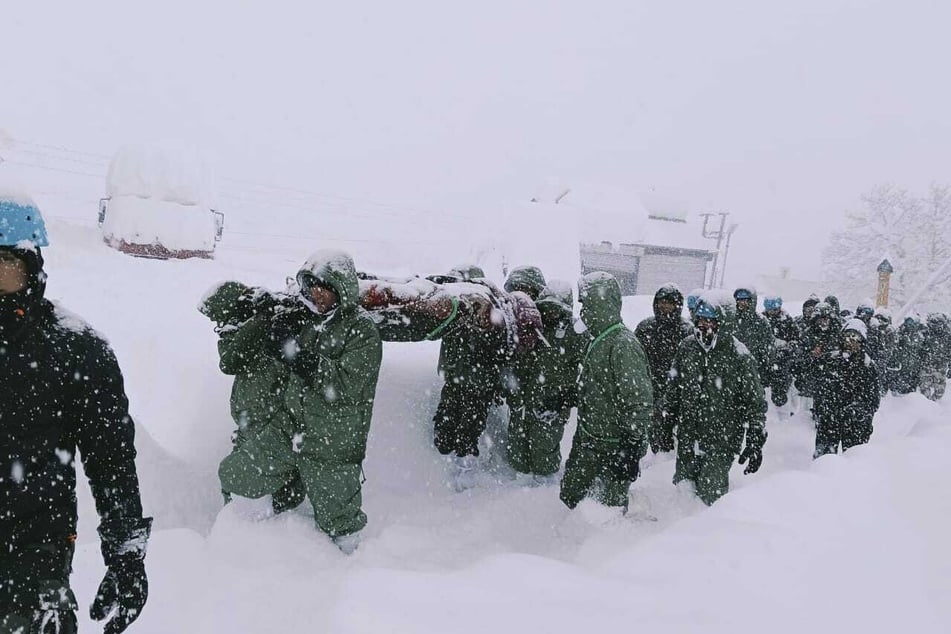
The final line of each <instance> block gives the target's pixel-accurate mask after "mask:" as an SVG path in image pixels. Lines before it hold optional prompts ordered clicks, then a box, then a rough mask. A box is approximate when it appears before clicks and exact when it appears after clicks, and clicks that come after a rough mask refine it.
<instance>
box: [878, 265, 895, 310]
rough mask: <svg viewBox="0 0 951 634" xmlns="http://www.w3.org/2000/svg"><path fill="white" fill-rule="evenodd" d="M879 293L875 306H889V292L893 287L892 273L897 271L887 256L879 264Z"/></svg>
mask: <svg viewBox="0 0 951 634" xmlns="http://www.w3.org/2000/svg"><path fill="white" fill-rule="evenodd" d="M876 270H877V271H878V293H877V294H876V295H875V306H876V307H878V306H884V307H886V308H887V307H888V292H889V289H890V288H891V281H892V273H894V272H895V269H894V268H893V267H892V263H891V262H889V261H888V258H885V259H884V260H882V261H881V263H880V264H879V265H878V269H876Z"/></svg>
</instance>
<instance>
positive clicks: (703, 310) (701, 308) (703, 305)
mask: <svg viewBox="0 0 951 634" xmlns="http://www.w3.org/2000/svg"><path fill="white" fill-rule="evenodd" d="M694 318H695V319H701V318H702V319H716V320H718V321H719V319H720V317H719V316H718V315H717V310H716V309H715V308H714V307H713V306H711V305H710V304H708V303H707V302H704V301H701V302H700V303H699V304H697V311H696V312H695V313H694Z"/></svg>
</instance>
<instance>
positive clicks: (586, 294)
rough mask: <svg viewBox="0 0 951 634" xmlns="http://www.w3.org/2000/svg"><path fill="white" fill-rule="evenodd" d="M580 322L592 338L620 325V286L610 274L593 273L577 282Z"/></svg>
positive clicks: (602, 272)
mask: <svg viewBox="0 0 951 634" xmlns="http://www.w3.org/2000/svg"><path fill="white" fill-rule="evenodd" d="M578 301H580V302H581V321H583V322H584V325H585V326H587V328H588V331H589V332H590V333H591V335H592V336H593V337H597V336H598V335H600V334H601V333H602V332H604V331H605V330H607V329H608V328H610V327H611V326H613V325H615V324H619V323H621V301H622V300H621V286H620V284H618V281H617V280H616V279H615V278H614V276H613V275H611V274H610V273H605V272H604V271H595V272H593V273H588V274H587V275H585V276H584V277H582V278H581V280H580V281H579V282H578Z"/></svg>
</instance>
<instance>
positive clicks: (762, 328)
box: [734, 289, 773, 380]
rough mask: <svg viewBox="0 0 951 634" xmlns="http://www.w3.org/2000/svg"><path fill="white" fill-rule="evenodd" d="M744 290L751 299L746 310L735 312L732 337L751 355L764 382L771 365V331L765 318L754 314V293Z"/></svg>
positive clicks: (755, 298)
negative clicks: (734, 326)
mask: <svg viewBox="0 0 951 634" xmlns="http://www.w3.org/2000/svg"><path fill="white" fill-rule="evenodd" d="M746 290H749V291H750V294H751V295H752V299H751V300H750V306H749V307H748V308H746V309H744V310H740V309H737V310H736V330H735V332H734V336H736V338H737V339H739V340H740V341H742V342H743V343H744V344H745V345H746V347H747V348H748V349H749V351H750V352H751V353H752V354H753V358H754V359H756V369H757V371H758V372H759V374H760V378H761V379H763V380H765V377H767V376H769V369H770V367H771V366H772V363H773V359H772V356H773V329H772V328H771V327H770V325H769V322H768V321H767V320H766V318H765V317H763V316H762V315H760V314H759V313H757V312H756V302H757V301H758V299H757V295H756V291H754V290H751V289H746Z"/></svg>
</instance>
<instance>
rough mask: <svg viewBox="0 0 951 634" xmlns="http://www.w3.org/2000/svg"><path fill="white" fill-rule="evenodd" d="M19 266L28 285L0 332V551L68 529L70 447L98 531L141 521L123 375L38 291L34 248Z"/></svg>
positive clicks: (124, 530) (126, 532)
mask: <svg viewBox="0 0 951 634" xmlns="http://www.w3.org/2000/svg"><path fill="white" fill-rule="evenodd" d="M28 269H29V271H30V281H29V284H28V288H29V289H32V290H31V292H30V294H29V295H28V296H24V297H23V298H24V299H26V300H27V301H26V302H25V303H21V305H22V307H21V308H18V309H16V310H17V311H18V312H16V313H15V314H14V315H13V321H12V322H11V321H10V320H9V319H8V317H9V315H4V316H3V317H2V318H3V320H4V321H5V326H4V329H3V332H2V333H0V509H2V512H0V549H2V552H4V553H9V552H11V551H12V550H15V549H16V548H17V547H19V546H22V545H25V544H39V543H44V542H51V541H57V540H61V539H66V538H68V537H69V536H71V535H74V534H75V533H76V458H77V452H78V454H79V455H80V456H81V459H82V463H83V470H84V471H85V473H86V477H87V478H88V479H89V485H90V488H91V489H92V494H93V498H94V499H95V502H96V510H97V511H98V512H99V516H100V519H101V524H100V527H99V530H100V534H101V535H111V536H113V537H114V538H116V539H118V540H120V541H121V540H123V539H124V538H125V537H129V536H131V535H132V534H133V533H134V532H136V531H138V530H141V529H146V530H147V526H148V523H149V522H150V520H146V519H143V518H142V503H141V501H140V498H139V481H138V477H137V475H136V469H135V442H134V441H135V425H134V423H133V422H132V419H131V417H130V416H129V410H128V400H127V399H126V395H125V390H124V387H123V378H122V373H121V372H120V370H119V365H118V363H117V362H116V358H115V355H114V354H113V352H112V350H111V349H110V347H109V345H108V344H107V343H106V342H105V340H103V339H102V338H101V337H100V336H99V335H97V334H96V333H95V332H94V331H93V330H92V329H91V328H90V327H89V326H88V325H86V324H85V323H84V322H82V321H81V320H80V319H79V318H77V317H75V316H73V315H69V314H67V313H66V312H65V311H63V310H62V309H59V308H58V307H56V306H55V305H54V304H53V303H51V302H50V301H48V300H46V299H45V298H44V296H43V292H44V290H45V275H44V274H43V271H42V257H41V255H40V253H39V250H38V249H37V250H36V251H35V254H34V259H33V261H32V262H31V263H28ZM5 297H7V298H9V297H10V296H9V295H7V296H5Z"/></svg>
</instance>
